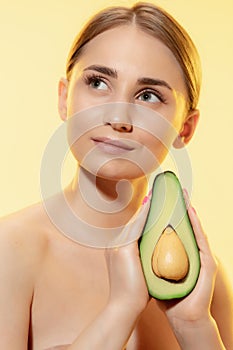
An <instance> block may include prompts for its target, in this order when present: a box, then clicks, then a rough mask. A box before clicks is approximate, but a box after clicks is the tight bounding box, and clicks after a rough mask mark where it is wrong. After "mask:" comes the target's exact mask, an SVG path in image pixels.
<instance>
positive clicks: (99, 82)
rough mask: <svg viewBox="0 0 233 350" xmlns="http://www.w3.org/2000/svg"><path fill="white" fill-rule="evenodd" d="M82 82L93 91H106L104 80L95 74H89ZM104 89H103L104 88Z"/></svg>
mask: <svg viewBox="0 0 233 350" xmlns="http://www.w3.org/2000/svg"><path fill="white" fill-rule="evenodd" d="M84 82H85V84H86V85H88V86H91V87H93V88H95V89H101V90H107V89H108V84H107V83H106V81H105V79H104V78H103V77H102V76H100V75H97V74H90V75H86V76H84ZM104 87H105V88H104Z"/></svg>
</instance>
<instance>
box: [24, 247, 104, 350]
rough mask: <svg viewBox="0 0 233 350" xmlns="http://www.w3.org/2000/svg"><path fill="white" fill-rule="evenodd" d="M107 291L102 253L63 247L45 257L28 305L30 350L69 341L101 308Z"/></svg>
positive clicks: (70, 341) (39, 349) (40, 349)
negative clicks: (31, 299)
mask: <svg viewBox="0 0 233 350" xmlns="http://www.w3.org/2000/svg"><path fill="white" fill-rule="evenodd" d="M108 292H109V286H108V277H107V268H106V264H105V259H104V253H103V252H101V251H97V252H95V251H92V252H91V254H90V251H89V249H80V253H79V254H76V253H75V254H74V252H72V250H71V251H69V253H66V251H65V249H64V250H62V251H61V252H59V251H56V250H55V252H52V253H51V254H49V256H46V258H45V260H44V263H43V266H41V270H40V273H39V276H38V277H37V280H36V282H35V290H34V296H33V301H32V307H31V338H32V343H33V347H32V348H33V350H34V349H35V350H37V349H38V350H42V349H46V348H49V347H52V346H55V345H60V344H70V343H72V342H73V341H74V339H75V338H76V337H77V336H78V335H79V333H80V332H81V331H82V330H83V329H84V328H85V327H86V326H87V325H88V324H89V323H90V322H91V321H92V320H93V319H94V318H95V317H96V316H97V314H98V313H99V312H100V311H101V310H102V309H103V307H104V306H105V304H106V302H107V298H108Z"/></svg>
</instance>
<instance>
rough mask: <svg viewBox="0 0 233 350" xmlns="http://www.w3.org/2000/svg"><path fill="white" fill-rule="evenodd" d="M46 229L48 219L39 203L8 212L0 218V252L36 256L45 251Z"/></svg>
mask: <svg viewBox="0 0 233 350" xmlns="http://www.w3.org/2000/svg"><path fill="white" fill-rule="evenodd" d="M48 230H49V220H48V218H47V215H46V213H45V211H44V209H43V205H42V204H41V203H36V204H34V205H31V206H29V207H27V208H24V209H21V210H19V211H17V212H14V213H11V214H8V215H6V216H4V217H2V218H1V219H0V252H1V251H2V250H4V251H5V252H7V251H8V250H9V251H11V252H12V253H22V254H27V256H28V257H30V256H33V254H34V257H36V256H37V257H38V255H40V254H42V252H44V253H45V251H46V249H45V248H46V246H47V244H48V238H47V237H48ZM44 253H43V254H44ZM16 256H17V255H16Z"/></svg>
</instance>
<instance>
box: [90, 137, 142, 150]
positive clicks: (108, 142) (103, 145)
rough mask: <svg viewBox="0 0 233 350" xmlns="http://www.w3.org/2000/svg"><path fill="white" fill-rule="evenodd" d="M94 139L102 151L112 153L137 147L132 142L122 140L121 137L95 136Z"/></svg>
mask: <svg viewBox="0 0 233 350" xmlns="http://www.w3.org/2000/svg"><path fill="white" fill-rule="evenodd" d="M92 141H93V142H94V143H95V145H96V146H97V147H99V148H100V149H101V150H102V151H104V152H106V153H110V154H122V153H126V152H130V151H133V150H134V149H135V147H133V145H132V144H130V142H127V141H121V140H119V139H111V138H108V137H93V138H92Z"/></svg>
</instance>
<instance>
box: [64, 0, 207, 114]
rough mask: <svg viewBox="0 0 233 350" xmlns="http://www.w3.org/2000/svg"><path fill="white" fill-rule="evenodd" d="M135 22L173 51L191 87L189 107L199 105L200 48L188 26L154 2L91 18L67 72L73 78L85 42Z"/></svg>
mask: <svg viewBox="0 0 233 350" xmlns="http://www.w3.org/2000/svg"><path fill="white" fill-rule="evenodd" d="M126 24H128V25H130V24H134V25H136V26H137V27H138V28H139V29H141V30H142V31H144V32H146V33H148V34H150V35H151V36H153V37H155V38H157V39H159V40H160V41H161V42H163V44H165V45H166V46H167V47H168V48H169V49H170V50H171V52H172V53H173V55H174V56H175V58H176V60H177V61H178V63H179V65H180V67H181V70H182V72H183V77H184V82H185V85H186V89H187V94H188V101H187V106H188V110H194V109H195V108H196V107H197V103H198V100H199V94H200V86H201V64H200V58H199V55H198V52H197V49H196V47H195V45H194V43H193V41H192V39H191V38H190V36H189V35H188V33H187V32H186V31H185V29H184V28H183V27H182V26H181V25H180V24H179V23H178V22H177V21H176V20H175V19H174V18H173V17H172V16H171V15H170V14H168V13H167V12H166V11H165V10H163V9H161V8H160V7H158V6H155V5H152V4H151V3H144V2H139V3H136V4H135V5H134V6H132V7H130V8H128V7H123V6H115V7H110V8H107V9H104V10H103V11H101V12H99V13H97V14H96V15H95V16H94V17H93V18H91V19H90V20H89V21H88V23H87V24H86V25H85V27H84V28H83V30H82V31H81V33H80V34H79V35H78V36H77V38H76V39H75V41H74V43H73V46H72V48H71V51H70V53H69V56H68V60H67V66H66V75H67V79H68V80H69V79H70V76H71V73H72V69H73V66H74V65H75V63H76V62H77V60H78V58H79V57H80V55H81V54H82V52H83V50H84V47H85V45H86V44H87V43H88V42H89V41H90V40H92V39H93V38H95V37H96V36H97V35H99V34H101V33H103V32H105V31H107V30H109V29H112V28H114V27H118V26H121V25H126Z"/></svg>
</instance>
